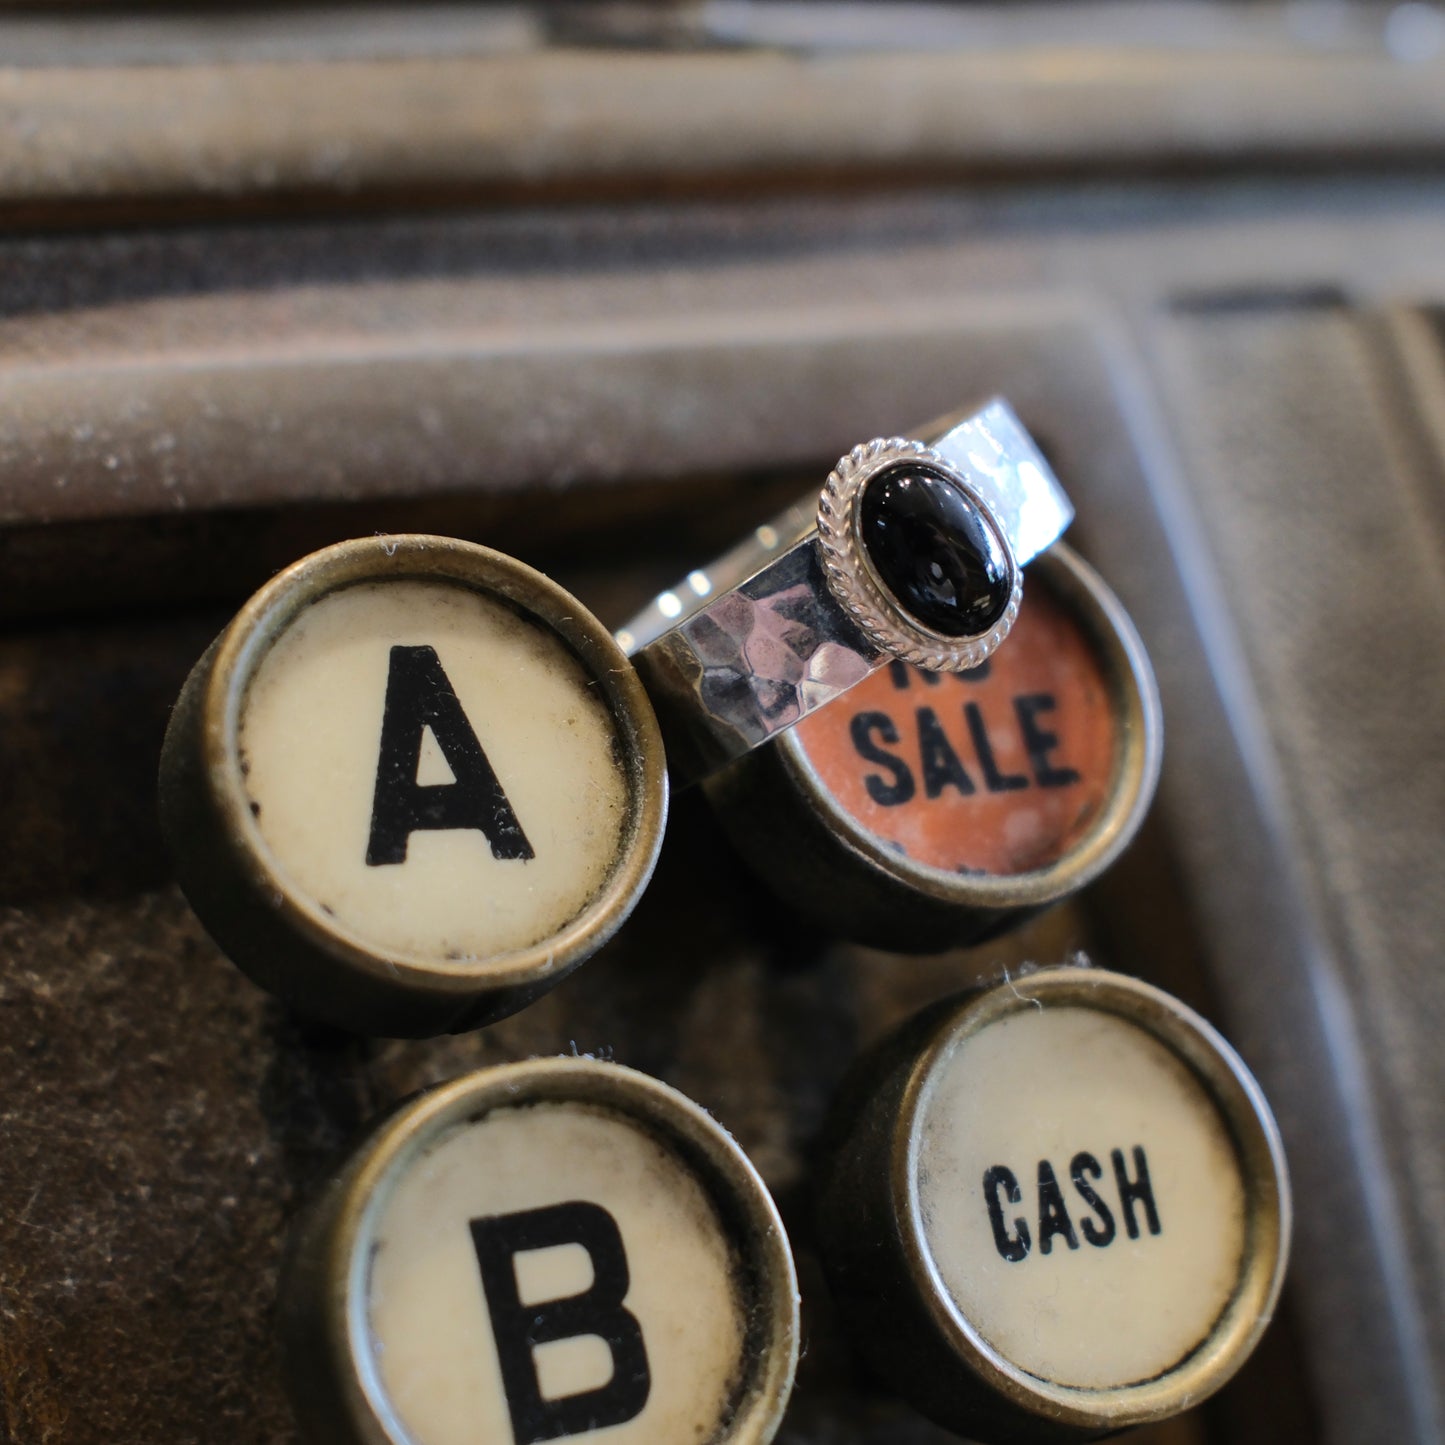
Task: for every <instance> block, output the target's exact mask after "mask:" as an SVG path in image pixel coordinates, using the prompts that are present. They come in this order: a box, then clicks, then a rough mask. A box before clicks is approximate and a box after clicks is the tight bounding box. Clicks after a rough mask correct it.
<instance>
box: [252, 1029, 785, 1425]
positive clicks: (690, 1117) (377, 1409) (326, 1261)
mask: <svg viewBox="0 0 1445 1445" xmlns="http://www.w3.org/2000/svg"><path fill="white" fill-rule="evenodd" d="M537 1104H571V1105H579V1106H583V1107H586V1108H590V1109H594V1110H596V1111H598V1112H599V1113H601V1114H604V1115H611V1116H613V1117H617V1118H620V1119H622V1120H624V1121H625V1122H627V1123H629V1124H631V1125H633V1126H634V1127H639V1128H640V1129H641V1130H642V1132H644V1133H646V1134H648V1135H650V1136H651V1137H653V1138H655V1139H656V1140H657V1141H658V1142H659V1143H660V1144H661V1146H662V1147H663V1148H664V1149H666V1150H668V1151H669V1152H671V1153H673V1154H674V1155H676V1156H677V1157H679V1158H680V1159H681V1160H682V1161H683V1163H684V1164H685V1165H686V1166H687V1168H688V1169H689V1171H690V1172H691V1173H692V1174H693V1175H694V1176H695V1177H696V1178H697V1179H698V1180H699V1182H700V1183H701V1184H702V1186H703V1188H704V1191H705V1193H706V1195H707V1197H708V1199H709V1201H710V1202H711V1203H712V1205H713V1207H714V1209H715V1210H716V1211H717V1216H718V1221H719V1223H720V1225H721V1227H722V1229H723V1231H724V1233H725V1234H726V1235H727V1237H728V1239H729V1242H730V1244H731V1245H732V1247H733V1249H734V1251H735V1257H736V1275H735V1277H736V1279H737V1282H738V1290H739V1295H740V1298H739V1314H740V1317H741V1318H742V1320H743V1321H744V1330H745V1335H744V1340H743V1350H742V1353H743V1358H744V1361H745V1368H744V1370H743V1372H742V1374H741V1376H740V1377H739V1379H738V1382H737V1384H736V1385H735V1387H734V1390H733V1392H732V1395H731V1397H730V1399H729V1401H728V1405H727V1409H726V1410H725V1411H724V1412H723V1417H722V1424H721V1428H720V1429H718V1430H716V1431H715V1432H714V1433H713V1434H712V1435H710V1436H709V1437H708V1439H707V1441H706V1442H704V1445H767V1442H768V1441H770V1440H772V1438H773V1436H774V1435H775V1434H776V1432H777V1430H778V1428H779V1426H780V1424H781V1423H782V1418H783V1413H784V1410H785V1408H786V1406H787V1402H788V1398H789V1395H790V1393H791V1391H792V1386H793V1376H794V1373H795V1371H796V1368H797V1359H798V1346H799V1332H800V1331H799V1300H798V1287H797V1276H796V1272H795V1269H794V1265H793V1256H792V1251H791V1248H790V1246H789V1243H788V1239H787V1234H786V1232H785V1230H784V1228H783V1224H782V1220H781V1218H780V1217H779V1215H778V1212H777V1208H776V1206H775V1204H774V1203H773V1200H772V1197H771V1195H770V1194H769V1192H768V1189H767V1186H766V1185H765V1184H764V1183H763V1181H762V1179H761V1177H760V1176H759V1175H758V1173H757V1171H756V1169H755V1168H754V1167H753V1165H752V1163H751V1162H750V1161H749V1159H748V1158H747V1156H746V1155H745V1154H744V1153H743V1152H742V1150H741V1149H740V1148H739V1146H738V1145H737V1143H736V1142H735V1141H734V1140H733V1139H732V1137H731V1136H730V1135H729V1134H728V1133H727V1131H726V1130H725V1129H723V1127H722V1126H721V1125H720V1124H718V1123H717V1121H716V1120H714V1119H713V1118H712V1117H711V1116H710V1115H709V1114H707V1113H706V1111H705V1110H703V1109H702V1108H701V1107H700V1106H699V1105H697V1104H696V1103H694V1102H693V1101H692V1100H691V1099H688V1098H687V1097H686V1096H685V1095H683V1094H681V1093H679V1092H678V1091H677V1090H675V1089H673V1088H671V1087H669V1086H668V1085H667V1084H664V1083H662V1082H661V1081H660V1080H657V1079H654V1078H652V1077H650V1076H649V1075H646V1074H642V1073H639V1072H638V1071H636V1070H634V1069H629V1068H626V1067H624V1066H623V1065H620V1064H611V1063H605V1062H602V1061H600V1060H596V1059H589V1058H576V1057H573V1058H565V1057H564V1058H544V1059H531V1060H528V1061H525V1062H520V1063H510V1064H502V1065H496V1066H493V1067H490V1068H486V1069H482V1070H479V1071H477V1072H476V1073H473V1074H468V1075H465V1076H463V1077H461V1078H458V1079H454V1080H452V1081H450V1082H448V1083H444V1084H441V1085H438V1086H436V1087H434V1088H432V1089H430V1090H428V1091H426V1092H425V1093H423V1094H421V1095H420V1096H418V1097H416V1098H414V1099H413V1100H412V1101H410V1102H409V1103H407V1104H405V1105H403V1106H402V1107H401V1108H399V1109H398V1110H397V1111H396V1112H394V1113H393V1114H391V1115H390V1116H388V1117H387V1118H386V1119H385V1120H384V1121H383V1122H382V1123H381V1124H380V1125H379V1126H378V1127H377V1128H376V1129H375V1130H374V1131H373V1133H372V1134H371V1135H370V1136H369V1137H368V1138H367V1140H366V1141H365V1142H364V1143H363V1144H362V1146H361V1147H360V1149H358V1150H357V1151H356V1152H355V1153H354V1154H353V1155H352V1156H351V1158H350V1160H349V1161H348V1162H347V1164H346V1165H345V1166H344V1168H343V1170H342V1172H341V1173H340V1174H339V1175H338V1176H337V1177H336V1178H335V1179H334V1180H333V1181H332V1183H331V1184H330V1185H329V1186H328V1187H327V1189H326V1190H325V1191H324V1192H323V1193H322V1194H321V1195H320V1196H318V1198H317V1199H316V1200H315V1201H314V1202H313V1204H312V1206H311V1208H310V1209H309V1210H308V1211H307V1213H306V1214H305V1215H304V1216H303V1218H302V1220H301V1222H300V1225H299V1227H298V1229H297V1230H296V1232H295V1233H294V1234H293V1236H292V1238H291V1240H290V1242H289V1245H288V1251H287V1257H286V1260H285V1262H284V1263H283V1269H282V1285H281V1304H280V1317H279V1323H280V1331H281V1337H282V1341H283V1345H284V1346H285V1349H284V1351H283V1364H284V1367H285V1370H286V1378H287V1385H288V1388H289V1390H290V1392H291V1395H292V1398H293V1403H294V1404H295V1406H296V1408H297V1413H298V1416H299V1417H300V1418H301V1419H302V1421H303V1423H307V1422H317V1423H318V1424H319V1417H320V1416H321V1415H322V1414H323V1413H324V1415H325V1430H324V1433H323V1432H322V1430H320V1429H317V1430H316V1433H317V1435H318V1437H319V1438H325V1439H328V1440H333V1439H334V1440H344V1441H346V1442H347V1445H410V1437H409V1436H408V1435H407V1433H406V1432H405V1429H404V1428H403V1426H402V1424H401V1422H400V1420H399V1419H398V1418H397V1416H396V1414H395V1412H394V1411H393V1410H392V1409H391V1407H390V1405H389V1403H388V1401H387V1398H386V1392H385V1389H384V1387H383V1385H382V1384H381V1382H380V1380H379V1378H378V1377H377V1374H376V1370H375V1367H374V1360H373V1352H372V1350H371V1349H370V1347H369V1344H368V1335H369V1328H370V1327H369V1323H368V1319H367V1283H368V1279H367V1276H368V1272H369V1269H370V1264H371V1257H372V1243H371V1242H372V1240H373V1239H374V1236H375V1232H376V1227H377V1224H378V1222H379V1219H380V1217H381V1215H382V1214H383V1212H384V1210H385V1208H386V1206H387V1203H388V1201H389V1199H390V1195H391V1191H392V1189H393V1188H394V1187H395V1185H396V1184H397V1182H398V1181H399V1180H400V1179H401V1178H402V1177H403V1176H404V1175H405V1172H406V1170H407V1168H408V1166H409V1165H410V1164H412V1163H413V1162H414V1161H415V1160H416V1159H417V1158H418V1157H419V1156H420V1155H422V1154H424V1153H426V1152H428V1151H430V1150H431V1149H433V1148H435V1147H437V1146H438V1145H440V1144H441V1143H442V1142H443V1141H444V1140H445V1139H446V1138H448V1137H450V1136H451V1135H453V1134H454V1133H455V1132H456V1131H457V1130H458V1129H462V1128H465V1127H466V1126H467V1125H468V1124H472V1123H476V1122H479V1121H480V1120H481V1119H483V1118H485V1117H486V1116H487V1115H488V1114H489V1113H491V1112H492V1111H494V1110H498V1109H517V1108H525V1107H527V1106H530V1105H537ZM313 1428H315V1426H314V1425H313Z"/></svg>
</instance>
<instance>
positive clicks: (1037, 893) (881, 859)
mask: <svg viewBox="0 0 1445 1445" xmlns="http://www.w3.org/2000/svg"><path fill="white" fill-rule="evenodd" d="M1030 577H1031V579H1032V582H1033V585H1034V586H1038V587H1043V588H1046V589H1047V590H1049V591H1050V592H1051V593H1052V594H1053V595H1054V596H1055V597H1056V598H1057V599H1058V601H1059V602H1060V603H1061V604H1062V605H1063V606H1064V607H1065V608H1067V610H1068V612H1069V615H1070V617H1071V618H1072V619H1073V620H1074V621H1075V622H1076V623H1077V624H1078V625H1079V626H1080V628H1081V629H1082V630H1083V633H1084V636H1085V638H1086V639H1087V641H1088V643H1089V645H1090V647H1091V648H1092V649H1093V650H1094V652H1095V654H1096V656H1097V658H1098V660H1099V663H1100V666H1101V668H1102V671H1103V674H1104V678H1105V683H1106V686H1107V688H1108V693H1109V700H1110V706H1111V707H1112V709H1113V711H1114V715H1115V719H1116V727H1117V734H1118V735H1117V742H1116V746H1115V756H1114V764H1113V774H1112V777H1111V780H1110V784H1109V792H1108V801H1107V803H1106V804H1105V806H1104V807H1103V808H1102V809H1101V810H1100V812H1099V815H1098V817H1097V818H1095V819H1094V821H1093V823H1092V824H1091V825H1090V826H1089V829H1088V831H1087V832H1086V833H1085V834H1084V836H1083V837H1082V838H1080V839H1079V840H1078V841H1077V842H1076V843H1075V844H1074V845H1073V846H1072V847H1070V848H1069V849H1068V851H1067V852H1065V853H1064V854H1063V856H1062V857H1060V858H1059V859H1058V860H1057V861H1055V862H1053V863H1050V864H1048V865H1047V866H1045V867H1043V868H1036V869H1032V870H1030V871H1028V872H1023V873H1012V874H979V873H959V872H954V871H951V870H949V869H946V868H936V867H933V866H931V865H929V864H927V863H922V862H919V861H918V860H917V859H914V858H909V857H908V856H907V855H906V854H903V853H900V852H898V851H897V850H896V849H894V848H891V847H889V846H888V844H887V843H886V842H885V841H884V840H883V839H881V838H879V837H878V835H877V834H875V833H873V832H872V831H870V830H869V829H868V828H866V827H865V826H864V825H863V824H862V823H860V822H859V821H858V820H857V819H856V818H855V817H854V816H853V815H852V814H851V813H849V812H848V811H847V810H846V809H845V808H843V807H842V805H841V804H840V803H839V802H838V800H837V799H836V798H835V797H834V795H833V793H832V791H831V790H830V789H829V788H828V786H827V784H826V783H825V782H824V781H823V779H822V777H821V776H820V775H819V773H818V770H817V768H816V767H815V766H814V764H813V762H812V761H811V759H810V758H809V757H808V754H807V751H806V749H805V747H804V744H803V742H802V740H801V739H800V738H799V736H798V733H797V731H796V730H793V731H790V732H787V733H784V734H783V735H782V736H781V737H780V738H778V739H777V740H776V745H777V749H778V753H779V756H780V759H781V761H782V763H783V767H784V770H785V772H786V775H787V777H788V779H789V780H790V782H791V785H792V787H793V788H794V790H795V791H797V792H798V793H800V794H801V795H802V796H803V797H804V798H805V799H806V801H807V804H808V806H809V807H810V808H811V809H812V810H814V811H815V812H816V813H817V814H818V815H819V816H820V817H821V818H822V819H823V820H824V821H825V822H826V824H827V826H828V829H829V831H830V832H831V833H832V835H833V836H834V837H836V838H837V839H838V840H839V845H840V848H839V851H840V861H841V862H842V863H843V864H844V866H849V861H850V860H851V866H850V867H849V871H850V872H851V873H853V874H856V875H857V877H856V879H855V881H856V883H857V885H858V886H859V887H861V888H865V889H866V888H869V887H876V886H877V882H876V880H879V879H882V880H886V882H887V883H890V884H892V885H894V886H895V887H897V886H900V885H901V886H902V887H903V888H906V889H907V890H908V891H909V892H910V893H914V894H920V895H922V896H924V897H926V898H929V899H931V900H936V901H937V902H939V903H942V904H945V905H950V906H956V907H958V908H959V909H961V910H965V911H974V910H976V911H989V912H992V911H996V910H997V911H1004V910H1007V911H1014V910H1024V909H1037V908H1042V907H1044V906H1046V905H1047V904H1050V903H1054V902H1057V901H1058V900H1059V899H1060V898H1065V897H1068V896H1069V895H1070V894H1072V893H1075V892H1077V891H1078V890H1079V889H1080V888H1083V887H1085V886H1086V885H1087V884H1089V883H1091V882H1093V881H1094V879H1096V878H1098V877H1099V876H1100V875H1101V874H1103V873H1104V872H1105V871H1106V870H1107V869H1108V868H1109V867H1110V865H1111V864H1112V863H1114V861H1115V860H1116V859H1117V858H1118V857H1119V855H1120V854H1121V853H1122V852H1123V851H1124V849H1125V848H1127V847H1128V846H1129V844H1130V843H1131V842H1132V841H1133V839H1134V836H1135V835H1136V834H1137V833H1138V831H1139V827H1140V825H1141V824H1142V823H1143V821H1144V817H1145V815H1146V814H1147V813H1148V811H1149V806H1150V804H1151V803H1152V802H1153V799H1154V793H1155V790H1156V788H1157V786H1158V782H1159V771H1160V768H1161V766H1162V763H1163V756H1164V719H1163V709H1162V707H1161V705H1160V701H1159V688H1158V684H1157V683H1156V682H1155V679H1154V670H1153V668H1152V666H1151V665H1150V662H1149V656H1148V653H1147V652H1146V651H1145V650H1144V644H1143V641H1142V640H1141V639H1140V637H1139V633H1138V631H1137V629H1136V628H1135V626H1134V623H1133V621H1132V620H1131V618H1130V617H1129V614H1128V613H1127V612H1126V611H1125V610H1124V608H1123V605H1122V604H1121V603H1120V602H1119V599H1118V598H1117V597H1115V596H1114V594H1113V592H1111V591H1110V590H1109V588H1108V586H1107V585H1106V584H1105V583H1104V581H1103V579H1102V578H1101V577H1100V576H1099V574H1098V573H1097V572H1095V571H1094V569H1093V568H1092V567H1090V566H1089V565H1088V564H1087V563H1086V562H1085V561H1084V560H1083V559H1082V558H1081V557H1080V556H1079V555H1078V553H1077V552H1075V551H1074V550H1073V549H1072V548H1071V547H1069V546H1068V545H1067V544H1065V543H1063V542H1056V543H1055V544H1054V545H1053V546H1052V547H1051V548H1049V550H1048V551H1047V552H1043V553H1041V554H1040V555H1039V556H1038V557H1036V558H1035V559H1034V561H1033V563H1032V564H1031V568H1030ZM844 855H846V856H844Z"/></svg>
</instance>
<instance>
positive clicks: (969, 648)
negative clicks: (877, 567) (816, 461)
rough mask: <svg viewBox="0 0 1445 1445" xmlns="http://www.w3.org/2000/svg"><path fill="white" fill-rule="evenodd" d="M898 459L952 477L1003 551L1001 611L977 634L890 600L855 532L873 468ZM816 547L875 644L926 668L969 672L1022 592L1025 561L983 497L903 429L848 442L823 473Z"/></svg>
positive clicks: (836, 592) (1004, 629) (837, 590)
mask: <svg viewBox="0 0 1445 1445" xmlns="http://www.w3.org/2000/svg"><path fill="white" fill-rule="evenodd" d="M898 462H921V463H923V464H925V465H927V466H928V467H930V468H931V469H933V470H935V471H938V472H941V473H942V474H943V475H944V476H946V477H947V478H948V479H949V480H950V481H952V482H953V483H955V485H957V486H958V488H959V489H960V490H961V491H962V492H963V493H964V495H965V496H966V497H967V498H968V500H969V501H971V502H972V503H973V504H974V506H975V507H976V508H977V509H978V511H979V514H980V515H981V516H982V517H983V519H984V521H985V523H986V525H987V526H988V527H989V528H990V529H991V530H992V531H993V533H994V535H995V536H996V537H997V538H998V540H999V541H1000V543H1001V544H1002V545H1003V549H1004V552H1005V554H1006V555H1007V557H1008V562H1009V571H1010V574H1011V587H1010V594H1009V601H1008V606H1007V607H1006V608H1005V609H1004V612H1003V616H1002V617H1000V618H999V620H998V621H997V622H995V623H994V625H993V626H992V627H991V628H989V630H988V631H987V632H985V633H982V634H980V635H979V636H976V637H963V638H959V637H947V636H945V635H944V634H943V633H940V632H934V631H933V630H932V629H931V628H928V627H924V626H923V625H922V624H921V623H920V622H918V621H917V620H916V619H915V618H913V617H911V616H910V615H909V614H908V613H907V612H905V611H904V610H903V608H902V607H901V606H899V604H898V603H897V602H896V601H895V600H894V598H893V595H892V593H891V592H890V591H889V590H888V588H887V587H886V586H885V585H884V583H883V581H882V579H881V578H879V576H878V575H877V573H876V572H875V571H874V569H873V564H872V562H871V561H870V560H869V557H868V550H867V548H866V547H864V545H863V543H862V541H861V539H860V538H859V536H858V499H859V498H860V497H861V496H862V494H863V489H864V487H865V486H866V485H867V484H868V482H869V481H870V480H871V479H872V478H873V477H874V476H876V475H877V474H878V473H879V472H881V471H883V470H884V469H885V468H887V467H891V466H894V465H896V464H897V463H898ZM818 547H819V552H820V554H821V557H822V562H823V570H824V574H825V576H826V577H827V579H828V587H829V589H830V590H831V591H832V593H833V596H834V597H835V598H836V599H837V600H838V603H839V605H840V606H841V607H842V608H843V610H844V611H845V612H847V614H848V615H849V617H851V618H852V619H853V621H854V622H855V623H856V624H857V625H858V627H859V629H860V630H861V631H862V632H863V634H864V635H865V636H866V637H867V638H868V639H869V641H871V642H872V643H873V644H874V645H875V646H877V647H879V648H881V649H882V650H883V651H884V652H887V653H889V654H891V655H892V656H894V657H898V658H901V659H902V660H903V661H904V662H911V663H913V664H914V666H916V667H922V668H926V669H927V670H928V671H929V672H967V671H968V670H969V669H970V668H974V667H977V666H978V665H979V664H980V663H981V662H983V661H984V660H985V659H986V658H987V657H988V656H989V655H990V654H991V653H992V652H993V651H994V649H995V648H997V647H998V645H999V644H1000V643H1001V642H1002V641H1003V640H1004V638H1005V637H1007V636H1008V634H1009V631H1010V629H1011V628H1012V627H1013V625H1014V621H1015V619H1016V618H1017V617H1018V613H1019V602H1020V600H1021V599H1022V597H1023V569H1022V568H1021V567H1020V566H1019V564H1018V560H1017V558H1016V557H1015V555H1014V547H1013V542H1012V540H1011V539H1010V537H1009V535H1008V532H1007V530H1006V529H1005V527H1004V525H1003V521H1002V519H1001V518H1000V517H999V514H998V512H997V510H996V509H995V508H994V506H993V504H992V502H991V501H990V500H989V498H988V497H987V496H986V495H985V494H984V493H983V492H982V491H981V490H980V489H979V488H978V487H976V486H975V485H974V484H973V483H972V482H971V481H970V480H969V479H968V477H967V476H966V475H965V474H964V473H963V472H961V471H960V470H959V469H958V468H957V467H956V466H954V465H953V463H951V462H949V461H947V460H945V459H944V457H942V456H941V455H940V454H939V453H938V452H936V451H934V450H933V448H932V447H928V446H925V445H924V444H923V443H922V442H919V441H908V440H907V439H905V438H903V437H875V438H874V439H873V440H872V441H870V442H863V443H862V444H861V445H859V446H856V447H854V448H853V450H852V451H851V452H849V453H848V455H847V456H845V457H843V458H841V459H840V460H839V462H838V465H837V466H836V467H834V469H833V470H832V472H831V473H829V476H828V480H827V482H826V483H825V484H824V486H823V492H822V495H821V496H820V497H819V498H818Z"/></svg>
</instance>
